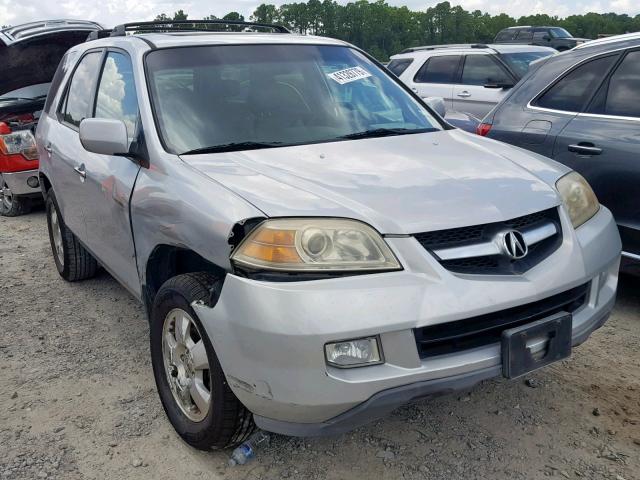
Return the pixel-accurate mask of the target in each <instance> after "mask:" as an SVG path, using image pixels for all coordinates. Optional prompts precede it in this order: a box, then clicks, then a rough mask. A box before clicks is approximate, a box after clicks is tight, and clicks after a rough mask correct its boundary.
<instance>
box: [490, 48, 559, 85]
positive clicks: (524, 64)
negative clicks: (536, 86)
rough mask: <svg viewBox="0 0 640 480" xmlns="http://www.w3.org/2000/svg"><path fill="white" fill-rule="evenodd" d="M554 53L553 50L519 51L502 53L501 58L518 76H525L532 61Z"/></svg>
mask: <svg viewBox="0 0 640 480" xmlns="http://www.w3.org/2000/svg"><path fill="white" fill-rule="evenodd" d="M550 55H553V52H551V51H549V52H518V53H502V54H501V55H500V58H502V60H504V61H505V63H506V64H507V65H509V67H510V68H511V70H513V73H515V74H516V75H517V76H518V78H522V77H524V74H525V73H527V71H528V70H529V65H530V64H531V62H535V61H536V60H539V59H541V58H544V57H548V56H550Z"/></svg>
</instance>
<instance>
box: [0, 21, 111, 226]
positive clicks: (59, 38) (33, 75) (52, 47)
mask: <svg viewBox="0 0 640 480" xmlns="http://www.w3.org/2000/svg"><path fill="white" fill-rule="evenodd" d="M101 29H102V27H101V26H100V25H98V24H97V23H94V22H86V21H82V20H48V21H42V22H33V23H26V24H23V25H17V26H14V27H10V28H5V29H4V30H0V65H2V73H0V215H4V216H16V215H21V214H24V213H27V212H28V211H29V210H30V208H31V204H32V201H33V200H34V199H41V198H42V193H41V191H40V186H39V180H38V155H37V150H36V145H35V139H34V137H33V133H34V132H35V128H36V125H37V123H38V118H39V116H40V111H41V110H42V108H43V106H44V104H45V98H46V96H47V92H48V90H49V84H50V82H51V79H52V78H53V74H54V72H55V71H56V67H57V66H58V63H59V62H60V59H61V58H62V57H63V55H64V53H65V52H66V51H67V50H68V49H69V48H71V47H73V46H74V45H77V44H78V43H82V42H84V41H85V40H86V39H87V36H88V35H89V33H90V32H93V31H98V30H101Z"/></svg>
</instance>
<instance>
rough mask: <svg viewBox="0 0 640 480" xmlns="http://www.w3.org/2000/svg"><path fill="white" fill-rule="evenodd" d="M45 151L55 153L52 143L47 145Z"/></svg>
mask: <svg viewBox="0 0 640 480" xmlns="http://www.w3.org/2000/svg"><path fill="white" fill-rule="evenodd" d="M44 149H45V150H46V151H47V152H48V153H53V145H51V142H49V143H47V144H46V145H45V147H44Z"/></svg>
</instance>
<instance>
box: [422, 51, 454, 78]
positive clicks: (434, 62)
mask: <svg viewBox="0 0 640 480" xmlns="http://www.w3.org/2000/svg"><path fill="white" fill-rule="evenodd" d="M459 63H460V55H443V56H440V57H431V58H429V60H427V62H426V63H425V64H424V65H423V66H422V67H420V70H418V73H416V76H415V78H414V79H413V81H414V82H417V83H454V81H455V73H456V70H457V69H458V64H459Z"/></svg>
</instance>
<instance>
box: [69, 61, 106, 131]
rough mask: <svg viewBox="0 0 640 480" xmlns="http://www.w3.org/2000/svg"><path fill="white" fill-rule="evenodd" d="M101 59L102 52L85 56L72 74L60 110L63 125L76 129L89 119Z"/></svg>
mask: <svg viewBox="0 0 640 480" xmlns="http://www.w3.org/2000/svg"><path fill="white" fill-rule="evenodd" d="M101 58H102V52H92V53H89V54H87V55H85V56H84V57H83V59H82V60H81V61H80V64H79V65H78V68H76V71H75V72H74V73H73V77H72V78H71V82H70V84H69V90H68V91H67V98H66V100H65V102H64V107H63V109H62V120H63V121H64V122H65V123H68V124H69V125H73V126H74V127H78V126H79V125H80V122H81V121H82V119H84V118H87V117H91V113H92V104H91V101H92V99H93V91H94V87H95V84H96V78H97V73H98V70H99V69H100V59H101Z"/></svg>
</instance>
